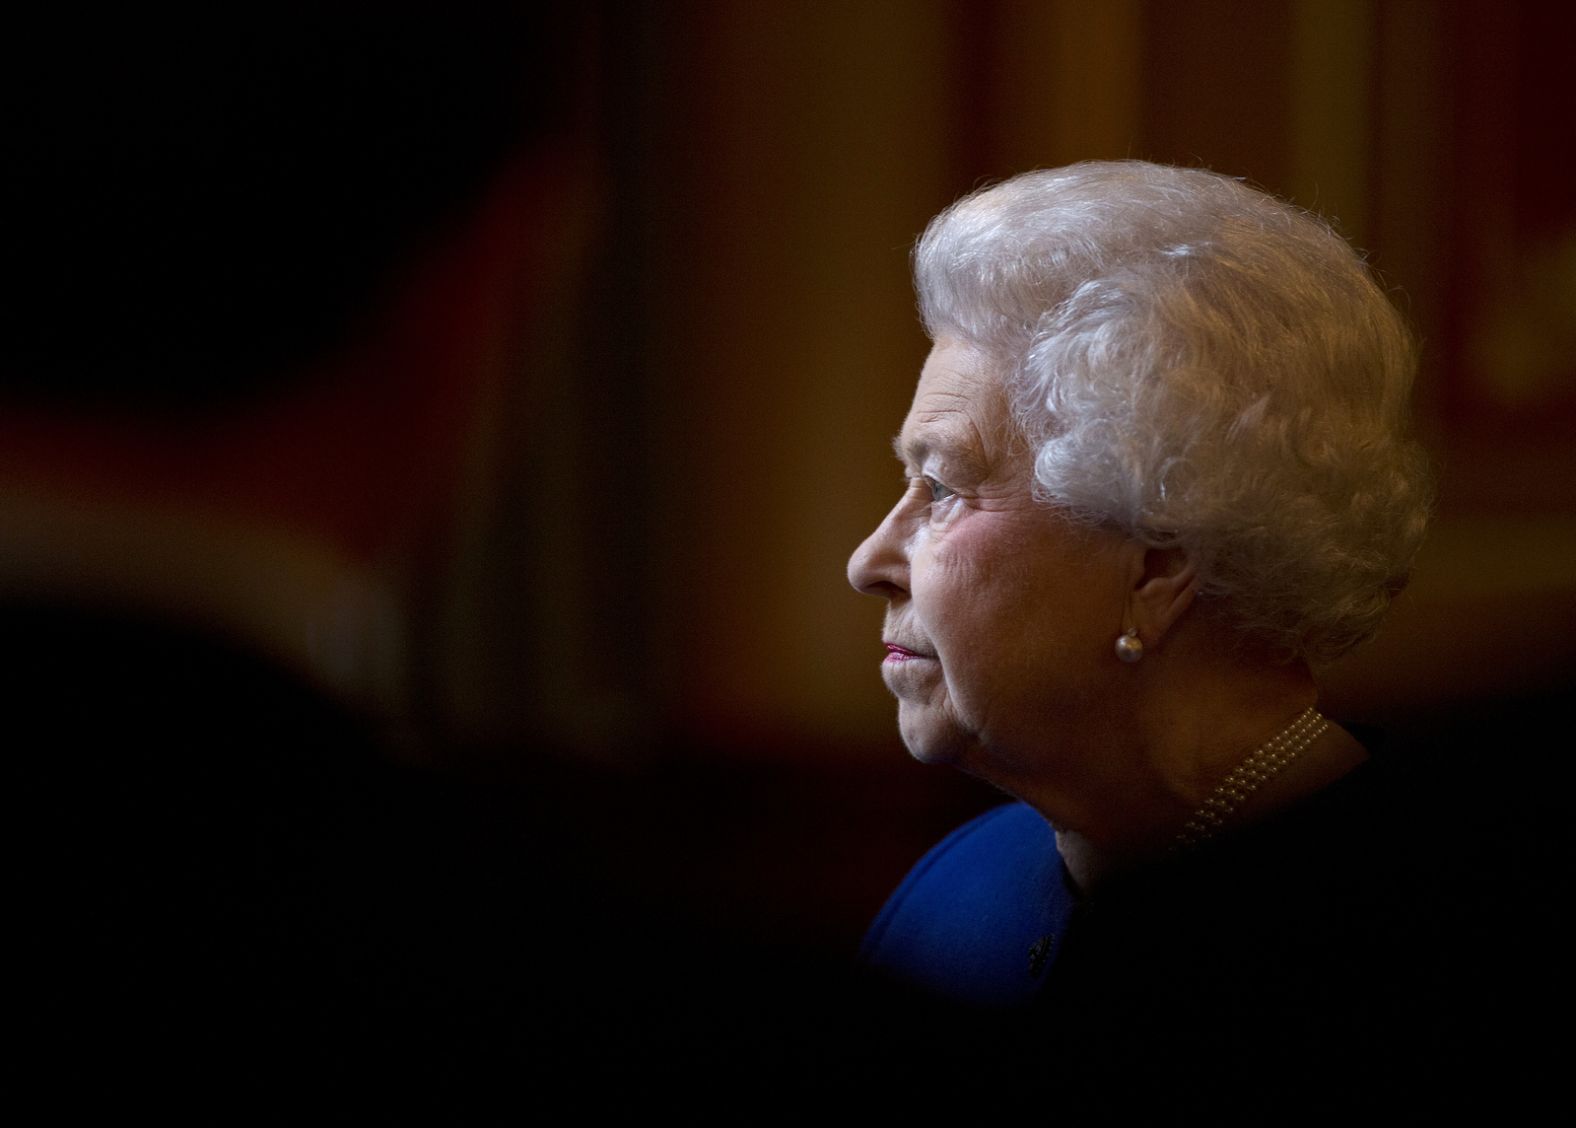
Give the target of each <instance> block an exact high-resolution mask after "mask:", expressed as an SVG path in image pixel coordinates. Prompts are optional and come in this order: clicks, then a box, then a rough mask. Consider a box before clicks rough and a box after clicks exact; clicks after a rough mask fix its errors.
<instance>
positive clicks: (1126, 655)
mask: <svg viewBox="0 0 1576 1128" xmlns="http://www.w3.org/2000/svg"><path fill="white" fill-rule="evenodd" d="M1116 656H1117V657H1118V658H1120V659H1121V660H1122V661H1123V662H1126V663H1127V664H1128V665H1129V666H1131V665H1132V664H1133V663H1134V662H1136V661H1138V660H1139V659H1140V658H1142V657H1143V656H1144V640H1143V639H1141V638H1139V637H1138V628H1136V627H1129V628H1128V629H1127V630H1125V631H1123V632H1122V633H1121V634H1120V635H1119V636H1118V637H1117V640H1116Z"/></svg>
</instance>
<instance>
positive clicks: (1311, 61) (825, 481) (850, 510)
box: [432, 0, 1576, 941]
mask: <svg viewBox="0 0 1576 1128" xmlns="http://www.w3.org/2000/svg"><path fill="white" fill-rule="evenodd" d="M1557 7H1558V6H1557V5H1548V4H1542V3H1538V2H1536V0H1524V2H1507V0H1459V2H1448V0H1439V2H1430V0H1241V2H1229V0H1043V2H1038V3H1031V2H1026V0H969V2H962V0H958V2H953V3H949V2H941V0H888V2H876V0H819V2H818V0H798V2H793V0H752V2H748V3H746V2H743V0H740V2H736V3H729V2H712V3H704V2H698V0H683V2H668V3H648V4H615V3H611V2H605V3H603V4H602V5H601V6H600V22H599V31H598V36H597V39H598V49H597V58H596V63H595V64H594V66H593V68H592V73H591V75H590V76H589V78H588V82H589V84H590V86H591V87H592V89H593V90H594V93H595V112H594V114H593V115H592V121H591V122H590V123H589V125H588V127H587V140H588V144H589V149H590V151H591V152H592V154H593V156H594V163H595V166H596V169H597V177H596V179H597V186H596V187H595V189H594V190H591V191H588V194H587V196H586V201H585V204H586V206H585V219H586V223H587V227H588V230H589V231H590V232H591V236H590V243H589V246H590V248H591V249H590V252H589V257H588V259H587V263H586V267H585V271H584V275H585V277H584V285H583V287H582V288H581V291H580V293H579V295H578V296H577V298H576V299H575V300H573V301H569V300H566V301H565V303H564V308H563V309H562V311H560V313H559V316H558V317H557V318H556V319H555V325H556V327H557V329H558V330H559V331H558V332H557V334H556V335H551V334H550V335H548V336H549V338H550V339H546V340H544V341H543V342H541V343H540V344H539V345H538V346H537V348H536V349H535V350H534V351H533V352H532V354H531V355H530V356H529V357H526V358H522V362H521V367H522V371H524V372H527V373H528V374H529V375H531V376H532V377H534V378H533V379H531V380H529V381H527V384H528V385H529V387H531V388H535V389H536V390H535V391H529V390H522V391H519V392H518V393H517V394H516V395H515V396H514V398H513V399H512V400H511V401H510V402H509V403H507V404H505V405H503V406H502V407H501V409H500V415H499V418H498V420H497V424H498V425H497V429H496V436H495V438H496V439H497V442H498V446H497V448H496V449H497V452H498V454H499V456H500V457H499V459H498V460H497V461H495V462H493V463H492V464H491V465H492V466H493V467H494V469H493V470H491V471H487V472H483V473H479V474H478V476H477V486H476V490H475V492H474V494H473V497H472V499H471V500H472V503H473V506H474V509H475V519H474V520H473V522H472V524H471V528H470V532H469V535H468V537H467V539H466V540H465V542H464V543H463V544H462V545H461V550H462V551H461V552H460V554H459V556H458V560H459V567H458V571H457V573H456V579H455V582H454V584H453V586H452V590H451V592H450V596H449V599H448V602H447V603H446V604H445V605H444V608H443V614H442V617H441V621H440V627H441V629H440V630H439V632H438V637H439V638H440V639H441V640H442V645H441V646H439V647H437V648H435V649H434V650H433V651H432V655H433V657H434V661H433V674H434V682H435V684H436V685H437V687H438V692H439V695H440V697H442V698H443V699H444V700H446V701H447V702H448V703H449V706H450V707H452V708H453V709H455V710H457V711H458V713H459V714H460V715H461V716H462V717H463V718H465V720H466V723H467V724H469V725H470V726H472V727H473V728H474V729H475V730H476V731H478V732H482V733H485V734H488V735H489V737H491V738H492V739H495V740H497V741H500V742H502V743H503V744H507V743H508V742H509V741H510V740H511V739H514V738H516V737H518V736H519V735H520V734H521V733H524V732H526V731H529V730H538V729H539V728H540V727H541V726H542V725H543V724H544V723H545V724H548V725H550V726H552V727H554V728H556V729H557V730H559V731H560V732H561V733H563V734H565V735H566V736H567V737H568V738H570V739H571V740H573V741H575V742H577V743H579V744H581V745H583V746H585V747H587V748H589V749H590V750H592V751H593V752H594V753H597V754H600V755H603V756H605V757H607V758H609V759H610V760H612V761H618V760H619V759H621V758H627V756H628V755H629V754H630V750H631V749H633V748H636V747H642V748H647V747H655V748H657V749H659V750H661V751H659V752H658V753H657V754H658V755H666V756H669V757H672V756H675V755H677V756H679V757H681V758H699V759H701V760H702V761H705V762H708V763H713V764H720V765H723V767H722V768H720V769H719V772H720V773H721V774H707V773H706V772H702V773H701V775H700V776H699V777H697V778H699V779H701V780H702V781H710V782H702V783H700V784H698V785H697V786H700V787H702V788H705V787H712V786H715V787H716V788H717V795H718V797H719V798H718V802H719V804H721V805H722V806H724V807H731V809H732V810H733V811H735V812H739V811H743V812H745V813H744V814H737V813H735V814H733V815H730V816H729V818H728V820H726V826H727V827H728V828H731V829H717V833H716V834H715V835H714V836H708V835H707V834H705V833H698V834H697V838H696V841H697V842H703V843H706V845H705V846H704V847H701V848H700V853H701V854H703V855H704V856H705V857H704V859H703V860H701V861H699V862H696V859H694V858H689V859H685V858H679V859H677V860H675V861H674V862H673V866H674V868H675V870H686V868H687V872H688V874H689V876H688V878H687V879H679V884H684V883H685V881H686V880H687V881H688V884H689V885H690V886H692V887H693V890H692V891H696V892H697V893H698V895H699V896H701V897H703V898H705V897H715V896H718V895H719V894H718V893H717V891H718V890H719V889H720V890H722V891H723V893H722V894H721V896H722V897H723V899H724V900H728V899H730V898H731V899H732V900H730V901H729V903H730V904H738V905H743V906H744V909H743V911H744V912H745V913H747V914H748V913H754V914H757V915H759V916H760V917H761V918H762V919H764V920H766V921H768V922H769V923H773V924H774V925H777V924H781V925H782V926H783V927H785V928H789V929H796V930H799V931H801V932H802V933H804V934H805V935H812V934H813V935H815V936H817V937H825V938H831V939H833V940H834V941H836V940H841V939H843V938H845V937H847V936H849V935H851V934H853V933H854V932H857V928H858V923H859V920H860V919H861V918H862V917H863V916H864V914H866V913H868V912H869V911H870V910H871V909H872V908H873V907H874V903H875V902H876V901H878V900H879V897H880V895H881V892H882V891H883V889H884V888H885V887H886V886H887V885H889V884H890V883H891V881H893V880H895V878H896V876H897V875H898V873H899V872H900V871H901V869H902V867H903V866H904V865H905V864H906V863H907V861H908V860H910V859H911V857H912V854H913V852H914V851H916V850H917V849H919V848H920V846H921V845H922V844H923V840H924V839H926V838H927V837H929V836H931V835H933V834H934V833H935V832H936V831H937V830H938V829H939V828H940V827H941V826H942V825H945V824H946V823H947V822H948V821H950V820H951V819H953V818H954V817H956V816H957V815H958V813H959V812H961V811H963V810H966V809H968V808H970V807H972V806H977V805H978V804H980V803H982V802H985V801H988V796H987V795H986V794H985V793H984V792H983V791H982V790H980V789H979V788H978V787H977V786H976V785H973V784H971V783H969V782H968V781H964V780H961V779H957V778H955V777H952V776H950V775H947V774H946V773H939V772H933V771H928V770H926V769H922V768H919V767H917V766H913V765H910V764H908V763H907V762H906V760H905V757H904V753H903V752H902V749H901V747H900V745H899V744H898V741H897V739H896V734H895V731H894V725H893V709H892V705H891V702H890V700H889V699H888V698H887V696H886V694H885V692H884V691H883V689H882V687H881V684H880V681H879V676H878V669H877V667H878V661H879V658H880V657H881V652H880V650H879V647H878V645H877V643H878V634H879V628H878V624H879V621H880V616H881V610H880V607H879V606H878V605H877V604H876V602H875V601H873V600H869V599H865V598H861V597H859V596H857V595H855V594H854V593H853V592H851V591H850V590H849V589H848V588H847V587H846V585H845V583H844V580H843V578H842V576H843V565H844V561H845V559H846V557H847V554H848V552H849V551H850V550H851V549H852V548H853V546H854V545H855V544H856V543H858V541H859V540H860V539H861V538H862V536H863V535H864V534H865V532H866V531H867V530H868V529H869V528H870V527H871V526H872V525H873V523H874V522H875V521H877V520H878V518H879V516H880V515H881V513H882V512H883V511H884V509H885V508H886V507H887V505H889V504H890V502H891V500H892V499H893V497H894V494H895V491H896V489H897V478H896V469H895V466H894V464H893V463H892V461H891V457H890V454H889V452H888V447H887V442H888V438H889V436H890V435H891V433H892V432H893V431H894V430H895V429H896V427H897V425H898V424H899V422H900V420H901V417H902V415H903V412H904V410H905V409H906V405H907V401H908V397H909V394H910V389H911V386H912V381H913V379H914V376H915V373H916V372H917V369H918V366H919V363H920V361H921V359H922V357H923V355H924V352H925V349H926V343H925V341H924V340H923V338H922V335H921V333H920V331H919V328H918V325H917V322H916V318H915V316H914V313H913V302H912V297H911V295H910V292H909V288H908V281H907V250H908V247H909V245H910V244H911V242H912V241H913V239H914V237H915V236H916V235H917V234H918V232H919V231H920V230H921V229H922V228H923V226H924V224H925V222H926V221H927V220H928V219H929V217H930V216H931V215H933V214H934V213H935V212H936V211H938V210H939V209H940V208H941V207H943V206H944V205H945V204H947V203H948V202H949V201H950V200H952V199H953V198H955V197H956V196H957V195H959V194H961V193H962V192H964V191H967V190H968V189H970V188H971V187H973V186H975V185H977V184H979V183H981V182H983V181H986V180H990V179H995V178H1000V177H1003V176H1006V175H1009V174H1011V173H1014V172H1018V171H1022V170H1025V169H1028V168H1033V167H1043V166H1050V165H1056V164H1061V163H1066V162H1069V161H1073V160H1079V159H1084V158H1094V157H1126V156H1134V157H1143V158H1148V159H1152V160H1159V161H1168V162H1175V163H1184V164H1198V165H1207V166H1209V167H1211V168H1214V169H1217V170H1220V171H1224V172H1228V173H1231V174H1235V175H1241V176H1244V177H1247V178H1249V179H1250V180H1252V181H1254V182H1256V183H1258V184H1260V185H1262V186H1263V187H1265V188H1267V189H1269V190H1271V191H1274V192H1277V193H1280V194H1283V195H1285V196H1288V197H1290V198H1291V199H1293V200H1295V201H1297V202H1298V203H1301V204H1303V205H1305V206H1307V207H1309V208H1312V209H1314V210H1317V211H1320V212H1321V213H1324V214H1326V215H1329V216H1331V217H1333V218H1334V219H1335V220H1336V221H1337V222H1338V224H1339V225H1340V226H1341V228H1342V229H1343V230H1344V231H1345V232H1346V233H1347V234H1348V235H1349V236H1350V237H1351V238H1352V239H1353V240H1354V241H1355V242H1356V243H1358V244H1359V245H1360V246H1362V247H1364V248H1366V249H1367V250H1368V251H1369V252H1370V255H1371V261H1372V262H1373V264H1374V265H1375V266H1376V268H1377V269H1378V270H1379V271H1380V273H1381V274H1382V275H1383V277H1384V279H1385V280H1386V281H1387V283H1388V284H1389V285H1391V286H1393V287H1394V288H1395V289H1396V291H1397V300H1398V302H1399V303H1400V305H1401V306H1402V308H1403V309H1404V310H1405V311H1406V313H1407V314H1408V316H1409V317H1410V319H1411V320H1412V322H1413V323H1414V324H1415V326H1416V327H1417V329H1418V331H1419V333H1420V335H1421V336H1422V338H1423V341H1424V345H1425V360H1424V366H1423V373H1422V378H1421V382H1420V386H1419V389H1418V402H1419V407H1420V412H1421V426H1422V428H1423V431H1424V433H1425V435H1426V436H1427V438H1428V441H1429V443H1430V446H1431V448H1432V450H1433V451H1434V452H1435V453H1436V455H1437V456H1438V459H1439V462H1440V465H1441V468H1442V474H1443V493H1442V497H1441V507H1440V515H1439V521H1438V532H1437V535H1436V536H1435V537H1434V539H1433V540H1432V541H1431V543H1430V545H1429V547H1428V549H1427V551H1426V552H1425V554H1424V556H1423V559H1422V560H1421V561H1420V563H1419V567H1418V571H1417V577H1416V581H1415V583H1414V586H1413V588H1412V590H1411V591H1409V592H1408V593H1407V595H1406V596H1405V597H1403V602H1402V605H1401V606H1400V607H1399V608H1398V610H1397V613H1396V615H1395V618H1394V621H1393V624H1392V625H1391V627H1390V628H1389V629H1388V630H1387V631H1386V633H1385V635H1384V636H1383V637H1382V638H1381V640H1380V641H1379V642H1378V643H1377V644H1376V645H1375V646H1374V647H1373V648H1372V649H1371V650H1369V651H1368V652H1366V653H1365V654H1362V655H1359V656H1357V657H1354V658H1353V659H1351V660H1350V661H1348V662H1347V663H1346V664H1344V665H1343V666H1342V667H1339V668H1337V669H1335V670H1333V671H1331V675H1330V679H1329V687H1330V688H1329V695H1328V699H1329V702H1330V704H1331V706H1332V708H1334V709H1335V710H1336V711H1337V713H1338V714H1345V715H1356V716H1362V717H1367V718H1372V719H1380V720H1387V721H1390V722H1392V723H1400V724H1405V723H1407V721H1408V719H1409V718H1416V717H1419V716H1426V715H1429V714H1431V713H1438V712H1441V711H1444V710H1448V709H1451V708H1453V707H1455V706H1456V705H1458V704H1459V703H1460V702H1461V701H1462V700H1463V699H1466V698H1471V697H1479V696H1488V697H1495V696H1501V695H1504V694H1508V693H1524V692H1535V691H1541V690H1547V689H1549V688H1550V687H1564V686H1569V685H1571V684H1573V681H1572V670H1573V654H1576V643H1573V641H1572V640H1573V632H1576V175H1573V171H1576V164H1573V160H1576V158H1573V155H1572V154H1573V152H1576V135H1573V127H1572V121H1573V119H1576V112H1573V111H1576V96H1573V95H1572V92H1571V90H1572V88H1571V82H1570V78H1569V69H1568V67H1569V64H1568V56H1569V48H1570V44H1571V43H1572V42H1576V28H1573V27H1572V26H1571V19H1570V17H1569V16H1563V15H1557V14H1555V11H1554V10H1555V9H1556V8H1557ZM543 373H558V374H560V375H564V376H566V377H567V382H566V383H565V384H564V385H563V386H562V387H561V388H560V389H559V390H557V391H554V392H551V393H544V392H543V391H541V389H542V388H543V387H544V386H545V384H546V382H545V381H543V380H542V379H541V378H540V377H541V375H542V374H543ZM497 467H501V468H502V469H501V470H498V469H496V468H497ZM544 713H545V714H546V720H545V721H544V719H543V714H544ZM653 738H654V739H653ZM730 772H731V773H732V774H731V775H729V774H728V773H730ZM725 778H727V779H737V780H747V781H748V782H746V783H742V784H738V785H737V787H734V789H733V790H730V787H732V786H733V785H728V784H723V783H718V782H716V781H718V780H722V779H725ZM673 786H674V787H675V788H678V787H679V786H680V785H677V784H675V785H673ZM653 794H656V793H655V792H654V793H653ZM740 796H743V798H740ZM684 817H686V818H702V819H703V818H704V816H697V815H696V814H695V813H694V812H693V811H686V812H685V816H684ZM660 824H661V819H660V818H658V819H655V820H654V823H653V825H660ZM722 825H723V824H722V823H721V822H719V823H718V827H722ZM724 854H725V855H727V861H726V862H722V861H718V860H717V857H716V855H724ZM691 863H695V864H693V865H692V864H691ZM713 863H715V864H713Z"/></svg>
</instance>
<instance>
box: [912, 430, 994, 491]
mask: <svg viewBox="0 0 1576 1128" xmlns="http://www.w3.org/2000/svg"><path fill="white" fill-rule="evenodd" d="M973 437H974V436H972V435H965V434H963V433H961V432H955V431H954V429H952V428H939V427H935V426H931V427H927V428H925V429H924V430H923V431H921V432H918V433H911V434H910V437H908V438H907V439H905V438H904V436H903V432H901V431H900V432H898V433H897V434H896V435H893V436H892V453H893V454H895V455H896V456H897V460H898V461H899V462H901V463H903V465H905V466H919V465H920V464H921V463H923V462H924V461H925V458H926V456H928V455H929V454H931V453H932V452H935V453H938V454H940V455H941V456H942V458H944V459H945V460H946V461H947V463H948V464H949V465H950V466H952V467H954V468H955V471H956V472H959V473H962V474H964V475H970V476H972V477H974V478H984V477H985V473H986V467H985V462H984V460H983V459H982V458H981V457H980V454H979V451H978V450H977V449H976V447H975V444H974V443H973V442H971V441H969V440H970V439H972V438H973Z"/></svg>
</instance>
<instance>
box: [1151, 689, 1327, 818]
mask: <svg viewBox="0 0 1576 1128" xmlns="http://www.w3.org/2000/svg"><path fill="white" fill-rule="evenodd" d="M1329 727H1330V722H1329V721H1328V720H1326V719H1325V717H1324V715H1323V714H1321V713H1320V712H1319V710H1318V709H1316V708H1314V707H1313V706H1312V705H1310V706H1308V708H1307V709H1305V710H1303V712H1301V713H1300V714H1298V716H1297V719H1296V720H1294V721H1292V723H1291V724H1289V725H1287V726H1286V727H1285V728H1283V729H1281V730H1280V732H1278V733H1276V734H1275V735H1274V736H1272V737H1270V738H1269V739H1268V740H1267V741H1265V742H1264V743H1263V744H1261V745H1259V746H1258V747H1257V748H1255V749H1254V750H1253V752H1252V753H1251V754H1250V755H1249V756H1248V758H1247V759H1246V760H1243V761H1242V763H1240V764H1238V765H1237V766H1236V767H1234V768H1232V769H1231V771H1230V773H1229V774H1228V775H1227V776H1226V778H1225V779H1223V780H1221V781H1220V784H1219V786H1217V787H1216V788H1215V790H1214V791H1212V792H1210V794H1209V798H1207V799H1205V800H1204V805H1203V806H1201V807H1200V808H1199V809H1198V810H1196V811H1194V812H1193V815H1192V817H1191V818H1189V819H1188V821H1187V822H1186V823H1184V824H1183V825H1182V830H1181V832H1180V833H1179V834H1178V835H1177V838H1176V844H1177V846H1179V847H1186V846H1197V845H1198V844H1199V843H1200V842H1205V841H1208V840H1209V839H1211V838H1213V837H1214V836H1215V834H1216V833H1217V832H1218V831H1219V830H1220V828H1221V827H1223V826H1225V825H1226V823H1227V821H1229V820H1230V818H1231V816H1232V815H1234V814H1235V813H1236V811H1237V808H1238V807H1240V806H1241V805H1242V804H1243V803H1244V802H1246V801H1247V799H1248V797H1249V796H1251V795H1252V794H1253V793H1254V792H1255V791H1257V790H1258V789H1259V788H1261V787H1263V786H1264V785H1265V784H1266V783H1268V782H1269V781H1270V780H1272V779H1274V778H1275V777H1276V776H1278V775H1280V773H1281V772H1282V771H1283V770H1284V769H1285V767H1286V765H1287V764H1290V763H1291V762H1292V761H1293V760H1295V759H1296V758H1297V757H1298V756H1299V755H1300V754H1301V753H1302V751H1303V750H1304V749H1305V748H1307V747H1308V745H1310V744H1312V743H1313V742H1314V741H1315V740H1318V739H1319V737H1320V736H1322V735H1323V734H1324V730H1325V729H1327V728H1329Z"/></svg>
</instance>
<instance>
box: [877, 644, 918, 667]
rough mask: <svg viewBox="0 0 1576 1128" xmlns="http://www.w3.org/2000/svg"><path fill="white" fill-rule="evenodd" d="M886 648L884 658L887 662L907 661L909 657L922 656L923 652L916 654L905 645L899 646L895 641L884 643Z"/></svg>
mask: <svg viewBox="0 0 1576 1128" xmlns="http://www.w3.org/2000/svg"><path fill="white" fill-rule="evenodd" d="M885 646H886V648H887V656H886V660H887V661H888V662H907V661H908V660H909V659H911V658H923V657H924V655H923V654H916V653H914V652H913V651H912V650H910V649H908V647H906V646H899V645H898V644H897V643H895V642H888V643H886V644H885Z"/></svg>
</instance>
